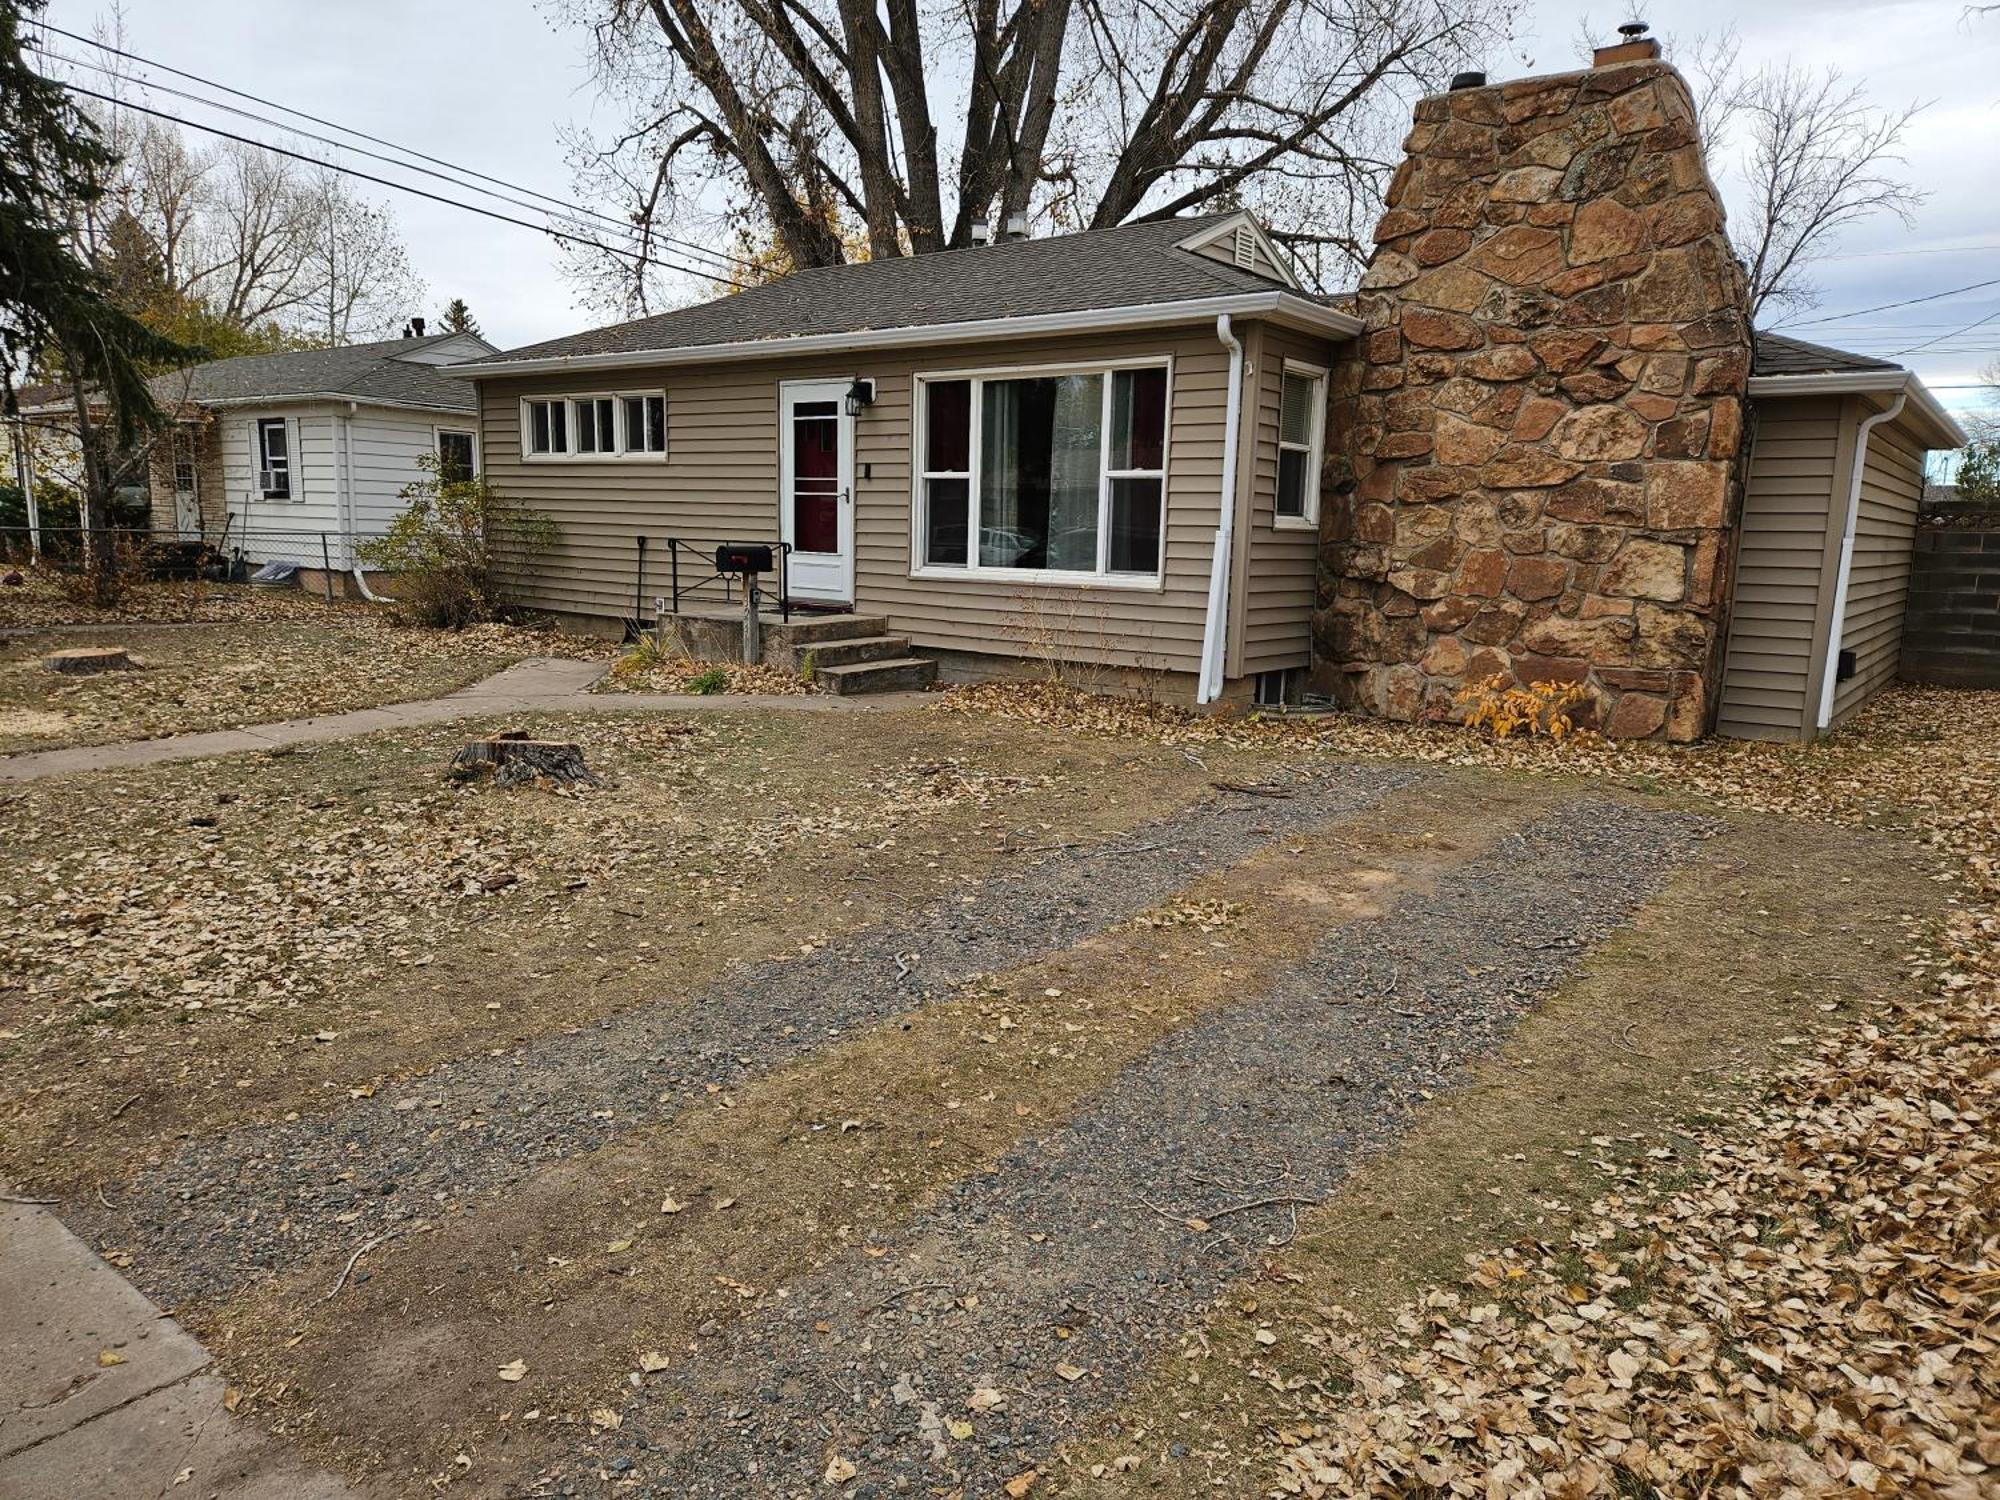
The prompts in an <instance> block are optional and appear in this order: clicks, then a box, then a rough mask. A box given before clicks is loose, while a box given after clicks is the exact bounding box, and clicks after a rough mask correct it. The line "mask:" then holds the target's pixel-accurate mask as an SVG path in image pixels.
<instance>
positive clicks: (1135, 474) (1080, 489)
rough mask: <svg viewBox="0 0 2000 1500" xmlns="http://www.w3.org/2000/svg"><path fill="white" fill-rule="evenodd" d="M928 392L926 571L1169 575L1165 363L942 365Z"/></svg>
mask: <svg viewBox="0 0 2000 1500" xmlns="http://www.w3.org/2000/svg"><path fill="white" fill-rule="evenodd" d="M918 390H919V393H920V399H921V402H922V411H921V412H920V413H919V415H918V422H917V435H918V443H919V446H920V453H919V455H918V462H917V472H918V475H919V480H918V497H917V498H918V507H919V510H920V512H921V515H920V524H919V526H918V528H917V536H918V538H919V541H920V545H921V552H920V558H919V566H920V567H923V568H926V569H932V568H934V569H955V568H963V569H966V570H967V571H968V572H980V573H991V572H999V573H1020V574H1031V575H1032V574H1041V575H1050V574H1054V575H1064V576H1069V577H1077V576H1082V577H1094V578H1125V579H1154V578H1157V577H1158V576H1159V574H1160V567H1161V539H1162V535H1163V530H1164V528H1163V510H1164V506H1165V499H1166V461H1167V460H1166V448H1167V367H1166V365H1164V364H1145V365H1134V366H1122V367H1115V368H1110V369H1061V370H1049V371H1046V372H1044V371H1023V372H1019V373H1016V372H1013V371H1009V372H1006V373H1004V374H999V373H996V374H982V375H967V376H963V377H960V376H950V375H940V376H934V377H927V378H924V379H922V380H921V381H920V382H919V384H918Z"/></svg>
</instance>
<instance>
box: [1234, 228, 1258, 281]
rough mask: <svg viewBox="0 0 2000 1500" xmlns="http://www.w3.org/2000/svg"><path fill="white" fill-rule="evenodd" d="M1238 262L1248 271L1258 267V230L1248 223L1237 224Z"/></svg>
mask: <svg viewBox="0 0 2000 1500" xmlns="http://www.w3.org/2000/svg"><path fill="white" fill-rule="evenodd" d="M1236 264H1237V265H1239V266H1241V267H1243V269H1244V270H1246V271H1254V270H1256V269H1257V232H1256V231H1255V230H1253V229H1252V228H1251V227H1250V226H1249V225H1247V224H1239V225H1237V226H1236Z"/></svg>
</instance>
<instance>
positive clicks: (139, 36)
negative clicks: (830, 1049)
mask: <svg viewBox="0 0 2000 1500" xmlns="http://www.w3.org/2000/svg"><path fill="white" fill-rule="evenodd" d="M560 8H561V4H560V0H543V3H540V4H532V3H529V0H340V3H338V4H327V3H325V0H258V3H256V4H254V5H250V4H244V3H241V0H126V4H125V36H126V45H127V47H128V48H129V49H130V50H131V51H133V52H135V53H138V54H141V55H142V56H145V57H148V58H152V59H156V60H157V61H159V62H162V63H166V64H169V65H171V66H174V67H179V68H185V69H188V70H190V71H193V72H196V73H200V74H203V75H206V76H207V77H210V78H213V79H216V80H218V81H220V82H223V83H227V84H231V85H234V86H235V87H238V88H243V89H247V90H250V91H252V92H254V93H258V94H261V95H264V96H265V97H267V98H271V99H274V100H277V101H280V102H281V103H284V104H287V105H290V106H292V107H294V108H297V109H301V110H305V111H308V112H310V113H312V114H316V115H321V116H324V117H326V118H327V119H330V120H335V121H338V122H340V123H342V124H344V125H351V126H353V127H355V128H357V129H360V130H365V131H368V132H369V133H371V134H374V135H378V136H382V137H385V138H387V139H390V140H393V141H396V142H398V143H400V144H403V145H408V146H412V147H415V148H417V149H419V150H422V151H426V152H428V153H430V154H432V155H434V156H438V157H442V158H445V159H447V160H449V161H452V162H455V163H459V164H462V165H464V166H467V167H471V168H474V169H476V170H479V171H484V172H489V173H491V174H493V175H495V176H498V177H502V178H506V179H508V180H510V181H513V182H517V183H521V184H523V185H526V186H529V187H532V188H536V189H539V190H541V191H544V192H549V193H553V194H556V195H559V196H560V195H562V194H564V193H565V192H566V191H567V189H568V174H567V172H566V170H565V167H564V162H563V152H562V148H561V146H560V144H559V142H558V139H557V129H558V127H559V126H561V125H565V124H574V125H584V126H588V125H590V124H592V123H596V124H599V125H609V124H612V123H615V120H616V116H615V113H613V112H611V111H609V110H608V109H607V107H605V106H601V105H600V104H599V103H598V101H596V100H595V99H594V98H593V95H592V91H591V88H590V80H589V71H588V67H587V58H586V54H585V39H584V37H583V35H582V34H581V33H580V32H578V31H576V30H575V29H573V28H570V27H566V26H558V25H556V24H554V23H553V22H552V20H551V16H552V14H553V13H554V12H556V11H557V10H558V9H560ZM106 13H107V4H106V3H104V0H52V3H51V5H50V7H49V10H48V19H49V20H50V21H51V22H53V23H54V24H56V25H58V26H62V27H64V28H66V29H68V30H72V31H78V32H85V33H88V32H90V31H91V30H92V28H93V25H94V24H95V23H97V22H98V21H100V20H101V19H103V18H104V16H105V15H106ZM1586 16H1589V17H1591V18H1592V19H1593V20H1594V21H1596V22H1599V23H1601V24H1602V26H1604V27H1605V28H1607V29H1608V28H1610V27H1613V26H1615V25H1616V23H1617V22H1618V21H1620V20H1623V19H1625V16H1624V14H1622V13H1619V12H1615V11H1612V10H1608V9H1606V8H1605V7H1604V6H1603V5H1594V6H1593V5H1576V4H1542V5H1538V6H1536V7H1534V8H1533V9H1532V10H1531V11H1530V13H1529V14H1528V15H1527V17H1526V18H1525V20H1524V22H1523V27H1524V29H1523V34H1522V35H1521V36H1520V37H1519V38H1518V39H1517V41H1516V43H1515V45H1514V46H1513V47H1512V48H1510V49H1506V50H1505V51H1503V52H1502V53H1501V54H1500V55H1496V56H1492V57H1490V58H1488V59H1487V70H1488V72H1489V74H1490V75H1491V76H1492V77H1493V78H1494V79H1495V80H1499V79H1502V78H1510V77H1519V76H1523V75H1525V74H1529V73H1535V72H1555V71H1561V70H1563V69H1566V68H1570V67H1574V66H1576V64H1577V61H1578V57H1579V53H1578V46H1579V43H1578V40H1577V38H1578V35H1579V30H1580V27H1581V25H1582V22H1583V20H1584V18H1585V17H1586ZM1645 18H1646V19H1648V20H1650V21H1651V22H1652V23H1653V25H1654V27H1655V30H1656V31H1658V32H1660V33H1662V34H1664V35H1665V36H1666V37H1667V38H1668V39H1669V42H1670V44H1671V42H1672V41H1673V40H1674V39H1676V38H1689V37H1693V36H1695V35H1697V34H1700V33H1702V32H1705V31H1712V30H1717V29H1720V28H1721V27H1724V26H1726V25H1729V24H1731V23H1732V22H1733V23H1734V24H1735V26H1736V28H1737V30H1738V33H1739V35H1740V36H1741V38H1742V41H1743V55H1744V59H1745V61H1746V63H1748V64H1750V65H1752V66H1755V65H1758V64H1761V63H1763V62H1766V61H1770V62H1781V61H1784V60H1786V59H1792V60H1795V61H1798V62H1801V63H1808V64H1814V65H1827V64H1830V65H1833V66H1836V67H1838V68H1840V69H1841V70H1842V71H1843V72H1845V73H1847V74H1848V75H1850V76H1852V77H1854V78H1857V79H1861V80H1864V81H1865V82H1866V83H1867V84H1868V86H1869V89H1870V91H1871V93H1872V95H1873V97H1874V98H1875V100H1876V101H1877V102H1878V103H1881V104H1884V105H1902V104H1907V103H1910V102H1912V101H1928V102H1929V108H1927V109H1926V110H1925V112H1924V113H1923V114H1922V115H1920V116H1919V117H1918V119H1917V121H1916V122H1915V124H1914V125H1913V127H1912V129H1911V131H1910V134H1909V137H1908V142H1907V151H1906V154H1907V156H1908V161H1909V166H1908V175H1909V177H1910V179H1911V180H1912V181H1913V182H1914V183H1915V184H1916V185H1917V186H1918V187H1919V188H1920V189H1922V190H1923V191H1925V192H1926V193H1927V194H1928V195H1929V196H1928V199H1927V201H1926V202H1925V203H1924V204H1923V206H1922V207H1921V208H1920V209H1919V211H1918V214H1917V220H1916V223H1915V224H1914V225H1913V226H1912V227H1910V228H1907V229H1906V228H1905V227H1904V226H1903V225H1902V224H1901V223H1899V222H1898V221H1896V220H1894V219H1893V218H1887V219H1881V220H1877V221H1873V222H1870V223H1868V224H1865V225H1862V226H1859V227H1857V228H1855V229H1853V230H1852V231H1850V232H1849V233H1848V234H1847V236H1846V237H1845V238H1844V239H1843V240H1842V241H1841V242H1840V244H1839V245H1838V246H1837V247H1836V253H1837V255H1838V256H1839V258H1838V259H1831V260H1828V261H1826V262H1824V263H1823V264H1822V265H1820V266H1819V267H1818V268H1817V279H1818V281H1819V282H1820V284H1821V287H1822V290H1823V300H1822V304H1821V306H1820V308H1819V309H1818V310H1816V311H1815V312H1813V313H1808V314H1801V315H1799V317H1800V318H1802V319H1803V318H1826V317H1828V316H1829V315H1834V314H1846V313H1850V312H1852V311H1855V310H1858V309H1862V308H1867V307H1871V306H1873V305H1875V304H1879V303H1884V302H1894V301H1900V300H1902V299H1905V298H1911V297H1919V296H1924V295H1926V294H1929V293H1933V292H1942V291H1946V290H1949V289H1952V288H1956V287H1962V286H1966V285H1968V284H1970V283H1973V282H1977V281H1984V280H1989V279H1996V278H2000V68H1997V67H1996V66H1995V65H1996V63H2000V14H1996V15H1993V16H1990V17H1987V18H1984V19H1983V20H1981V19H1968V18H1966V16H1965V7H1964V5H1963V4H1962V3H1959V0H1909V3H1902V4H1886V5H1885V4H1855V3H1840V0H1811V3H1806V0H1762V3H1760V4H1758V5H1756V6H1754V7H1744V6H1740V5H1729V4H1715V3H1680V4H1674V5H1662V6H1655V7H1652V8H1650V9H1649V10H1648V11H1646V12H1645ZM73 50H76V49H73ZM164 81H173V80H164ZM156 102H158V103H160V104H161V105H163V106H169V107H172V108H174V109H175V110H177V111H181V110H185V111H187V112H188V113H189V115H190V116H191V117H194V118H204V119H208V120H210V121H211V122H214V123H229V124H232V125H234V126H235V127H236V128H238V129H242V130H245V132H246V133H253V134H254V133H259V132H260V131H264V127H259V126H254V125H251V126H246V125H245V124H244V122H242V121H240V120H237V121H228V120H227V117H225V116H221V115H217V114H213V113H209V112H204V111H201V110H199V109H198V107H196V106H192V105H188V104H186V103H185V102H184V101H179V100H172V99H165V98H161V99H159V100H157V101H156ZM264 133H266V134H271V135H273V136H274V135H275V133H272V132H264ZM352 165H355V166H357V167H362V168H369V167H370V166H371V164H370V163H367V162H365V161H361V160H359V159H354V160H352ZM377 170H379V169H377ZM417 180H419V181H421V179H417ZM357 186H359V187H360V189H361V190H362V191H364V192H372V193H377V194H378V195H379V196H380V197H382V198H384V199H387V200H390V201H393V203H394V205H395V209H396V212H397V215H398V217H399V220H400V222H401V225H402V228H403V232H404V235H405V238H406V239H407V241H408V243H409V246H410V249H411V253H412V255H413V257H414V259H415V262H416V265H417V269H418V271H419V272H420V273H421V274H422V276H423V277H424V279H425V281H426V282H427V283H428V285H429V288H430V304H429V306H428V307H427V308H424V309H414V310H415V311H424V312H427V313H429V314H430V315H431V316H433V317H435V316H436V314H437V312H438V310H439V309H440V308H441V307H442V306H443V305H444V303H445V301H446V300H447V299H449V298H451V297H453V296H461V297H463V298H465V300H466V301H467V302H468V303H469V304H471V307H472V309H473V312H474V314H475V315H476V316H477V317H478V319H479V321H480V323H481V324H482V325H483V327H484V329H485V332H486V334H487V336H488V337H489V338H491V339H492V340H493V341H494V342H495V343H497V344H499V345H501V346H502V347H509V346H514V345H519V344H525V343H529V342H532V341H534V340H537V339H543V338H548V337H552V336H554V335H557V334H561V333H566V332H571V331H574V330H576V329H578V328H581V327H586V326H589V325H590V324H592V323H594V322H599V321H602V319H600V318H595V317H593V316H591V315H589V314H587V313H584V312H581V311H579V310H578V308H577V307H576V305H575V301H574V298H573V295H572V293H571V290H570V288H569V287H568V286H567V285H566V284H565V283H564V281H563V280H562V278H561V276H560V275H559V274H558V269H557V261H558V256H557V253H556V250H555V248H554V246H553V245H552V244H551V243H550V242H549V241H548V240H547V239H546V238H544V237H543V236H541V235H538V234H535V233H532V232H530V231H528V230H525V229H517V228H513V227H510V226H508V225H504V224H498V223H493V222H491V221H488V220H482V219H479V218H476V217H474V216H472V215H470V214H466V213H462V212H459V211H457V210H453V209H449V208H445V207H441V206H438V205H435V204H430V203H425V202H423V201H421V200H418V199H414V198H410V197H408V196H406V195H402V194H393V193H388V192H384V191H381V190H378V189H372V188H369V187H368V186H367V185H366V184H358V185H357ZM1989 314H1992V315H1994V322H1993V323H1992V324H1990V325H1988V327H1987V328H1985V329H1981V330H1978V331H1977V332H1974V333H1972V334H1968V335H1959V336H1951V337H1947V338H1946V339H1945V340H1944V341H1943V342H1942V344H1941V345H1940V346H1939V347H1938V348H1936V349H1930V350H1920V351H1917V352H1914V353H1911V354H1909V355H1908V356H1907V357H1906V358H1905V362H1906V363H1908V364H1910V365H1912V366H1913V367H1914V368H1915V369H1916V370H1917V371H1918V372H1919V374H1921V375H1922V377H1923V378H1924V379H1925V381H1926V382H1928V383H1929V384H1930V385H1931V386H1932V387H1933V389H1934V390H1936V391H1937V394H1938V396H1939V398H1940V399H1941V400H1944V401H1946V402H1947V403H1948V404H1951V405H1953V406H1959V407H1964V406H1968V405H1971V404H1972V403H1974V402H1976V401H1978V400H1981V399H1983V398H1984V394H1985V393H1983V392H1980V391H1977V390H1974V389H1969V388H1965V387H1970V386H1971V385H1972V384H1973V383H1975V382H1977V381H1978V379H1979V371H1980V370H1981V368H1982V367H1984V366H1986V365H1988V364H1989V363H1991V362H1992V361H1994V360H1995V359H1996V358H2000V286H1994V287H1989V288H1987V289H1985V290H1984V291H1980V292H1972V293H1968V294H1965V295H1961V296H1953V297H1950V298H1947V299H1943V300H1939V301H1935V302H1931V303H1927V304H1924V305H1922V306H1917V307H1910V308H1905V309H1900V310H1897V311H1893V312H1886V313H1879V314H1870V315H1868V316H1865V317H1858V318H1843V319H1842V320H1840V321H1825V322H1816V323H1814V324H1812V325H1811V326H1805V325H1804V324H1803V322H1801V323H1799V324H1797V325H1795V327H1794V331H1796V332H1797V333H1798V334H1799V335H1800V336H1801V337H1808V338H1813V339H1815V340H1817V341H1819V342H1823V343H1829V344H1835V345H1839V346H1842V347H1847V348H1852V349H1857V350H1861V351H1864V352H1868V353H1875V354H1894V353H1896V352H1897V351H1899V350H1903V349H1906V348H1908V347H1909V346H1910V345H1913V344H1917V343H1921V342H1923V341H1924V340H1927V339H1931V338H1933V337H1935V336H1938V335H1951V334H1952V333H1953V330H1956V329H1959V328H1960V327H1962V326H1963V325H1966V324H1969V323H1971V322H1972V321H1973V320H1975V319H1978V318H1980V317H1983V316H1986V315H1989ZM1989 334H1990V335H1991V336H1990V337H1988V335H1989Z"/></svg>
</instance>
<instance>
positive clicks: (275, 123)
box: [39, 47, 733, 271]
mask: <svg viewBox="0 0 2000 1500" xmlns="http://www.w3.org/2000/svg"><path fill="white" fill-rule="evenodd" d="M39 50H40V51H41V53H42V55H43V56H44V57H48V58H53V59H54V60H55V61H57V62H62V63H68V64H70V65H71V66H72V67H82V68H91V69H94V70H95V71H97V72H100V73H106V74H109V75H110V76H111V77H114V78H121V77H124V76H125V75H124V74H121V73H118V72H116V71H115V70H114V69H112V68H110V67H108V66H106V65H105V64H103V63H93V62H86V61H85V60H83V59H82V58H75V57H65V56H64V55H63V54H62V53H60V52H52V51H50V50H49V49H48V48H46V47H43V48H40V49H39ZM137 82H138V83H139V84H140V85H141V87H143V88H145V89H148V90H150V91H154V92H158V93H162V94H172V95H173V96H174V97H175V98H178V99H186V100H188V101H189V102H190V103H194V104H199V105H202V106H203V107H205V108H208V109H219V110H222V111H224V112H225V113H228V114H232V115H237V116H240V117H241V118H243V119H246V120H255V121H256V122H257V123H259V124H260V125H269V126H272V127H274V128H275V129H278V130H282V131H285V132H286V133H287V134H289V135H295V136H301V137H303V138H304V139H306V140H309V141H318V142H319V143H320V144H321V145H323V146H331V147H333V148H334V149H335V150H336V151H347V152H352V153H353V154H354V155H356V156H365V157H367V158H369V159H370V160H372V161H379V162H383V163H385V164H386V165H388V166H392V167H400V168H401V169H403V170H404V171H407V172H420V173H422V174H423V175H424V176H426V177H435V178H437V179H438V180H439V181H440V182H448V183H450V184H451V185H452V186H453V187H458V188H464V189H465V190H466V191H467V192H471V193H478V194H479V195H481V196H482V197H486V198H492V199H495V200H497V201H498V202H501V203H506V204H511V205H512V206H513V207H515V208H520V209H525V210H527V211H528V212H529V213H536V214H547V213H549V210H548V209H545V208H542V207H540V206H538V205H536V204H533V203H529V202H526V201H525V200H523V199H520V198H510V197H508V196H507V195H506V194H505V193H500V192H495V191H494V190H493V189H492V188H483V187H480V186H479V185H478V184H477V183H473V182H464V181H461V180H460V179H459V178H456V177H453V176H452V175H450V173H447V172H439V171H435V170H433V169H432V168H430V167H423V166H419V165H417V164H416V163H415V162H407V161H403V160H401V159H400V158H398V157H393V156H385V155H384V154H383V153H381V152H380V151H370V150H368V149H367V148H366V147H365V146H356V145H353V144H351V143H350V142H347V141H337V140H334V139H333V138H332V137H331V136H324V135H319V134H317V133H316V132H314V131H310V130H300V129H299V128H298V127H297V126H295V125H289V124H287V123H285V122H284V121H283V120H274V119H272V118H271V117H270V116H269V115H260V114H258V113H257V112H256V111H255V110H251V109H244V108H242V107H240V106H239V105H234V104H226V103H224V102H223V101H221V100H219V99H206V98H203V97H202V96H201V95H200V94H196V93H192V92H190V91H189V90H187V89H177V88H175V87H174V86H173V85H171V84H166V83H160V82H157V81H156V80H154V79H150V78H142V79H138V80H137ZM117 107H118V108H121V109H130V108H135V107H136V106H134V105H132V104H130V103H129V102H128V101H124V100H120V101H119V102H118V106H117ZM335 128H336V129H337V128H339V127H335ZM522 191H523V192H527V191H530V189H526V188H524V189H522ZM538 196H539V195H538ZM577 212H581V213H587V214H589V215H590V216H591V217H592V218H596V219H602V220H603V221H604V222H605V223H607V224H610V225H612V226H613V227H614V228H619V229H624V230H629V229H631V227H632V226H631V225H629V224H620V223H619V222H618V220H616V219H613V218H611V217H610V216H609V215H607V214H600V213H595V212H593V211H592V210H588V209H580V210H577ZM683 253H688V252H683ZM693 253H695V254H699V255H703V256H707V257H709V258H710V259H712V260H714V261H715V263H716V265H717V266H718V267H720V268H721V269H722V270H723V271H729V270H731V269H733V267H731V265H730V264H729V262H728V261H726V260H724V259H723V258H722V257H721V256H720V255H716V254H714V253H713V252H711V251H707V250H697V251H695V252H693Z"/></svg>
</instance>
